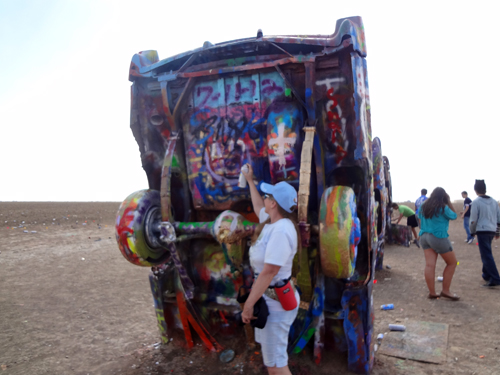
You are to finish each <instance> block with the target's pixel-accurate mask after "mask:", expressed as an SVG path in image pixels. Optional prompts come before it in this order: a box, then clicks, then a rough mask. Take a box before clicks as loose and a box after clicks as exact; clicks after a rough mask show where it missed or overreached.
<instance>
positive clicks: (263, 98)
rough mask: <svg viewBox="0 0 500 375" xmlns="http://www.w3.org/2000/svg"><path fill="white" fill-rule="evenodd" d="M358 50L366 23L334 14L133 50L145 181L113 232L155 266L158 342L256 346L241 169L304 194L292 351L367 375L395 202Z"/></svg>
mask: <svg viewBox="0 0 500 375" xmlns="http://www.w3.org/2000/svg"><path fill="white" fill-rule="evenodd" d="M365 57H366V43H365V34H364V28H363V23H362V20H361V18H360V17H350V18H344V19H340V20H338V21H337V23H336V28H335V32H334V34H332V35H329V36H318V35H315V36H264V35H263V33H262V32H261V31H260V30H259V32H258V33H257V36H256V37H253V38H247V39H240V40H234V41H229V42H225V43H220V44H215V45H213V44H211V43H209V42H205V43H204V45H203V47H202V48H199V49H196V50H193V51H189V52H186V53H182V54H179V55H176V56H173V57H170V58H167V59H164V60H159V58H158V54H157V53H156V51H143V52H139V53H138V54H136V55H134V57H133V58H132V63H131V66H130V73H129V79H130V81H131V82H132V83H133V84H132V88H131V91H132V93H131V94H132V104H131V125H130V126H131V129H132V132H133V135H134V137H135V139H136V141H137V143H138V145H139V150H140V154H141V160H142V166H143V168H144V170H145V172H146V174H147V178H148V184H149V187H148V189H145V190H141V191H137V192H134V193H132V194H131V195H130V196H129V197H127V198H126V199H125V201H124V202H123V203H122V205H121V206H120V209H119V212H118V214H117V219H116V238H117V242H118V245H119V249H120V251H121V253H122V254H123V256H124V257H125V258H126V259H127V260H128V261H130V262H131V263H133V264H135V265H138V266H144V267H151V269H152V271H151V273H150V277H149V279H150V283H151V290H152V294H153V298H154V302H155V309H156V316H157V320H158V327H159V329H160V333H161V337H162V340H163V342H164V343H167V342H169V341H170V339H171V338H172V337H174V336H175V337H180V338H181V339H180V340H174V342H175V343H181V344H179V345H184V346H185V347H192V346H193V343H194V341H195V340H201V341H200V342H203V344H204V345H205V346H206V347H207V348H208V349H210V350H214V351H218V350H221V349H223V348H228V347H234V343H235V342H245V343H246V345H247V347H253V345H254V342H253V334H252V331H251V329H249V327H242V326H240V325H239V324H238V321H237V318H236V317H237V315H238V313H239V312H240V311H241V306H240V304H239V303H238V302H237V299H236V298H237V293H238V290H239V289H240V287H242V286H245V287H250V286H251V283H252V280H253V271H252V269H251V267H250V265H249V260H248V249H249V238H250V236H251V235H252V234H253V231H254V228H255V227H256V223H257V222H258V218H257V217H256V216H255V214H254V213H253V211H252V203H251V200H250V193H249V190H248V188H241V187H239V185H238V176H239V175H240V171H241V168H242V166H243V165H245V164H246V163H249V164H251V165H252V167H253V170H254V175H255V178H256V180H257V181H259V182H260V181H264V182H267V183H271V184H276V183H278V182H280V181H287V182H288V183H290V184H291V185H292V186H294V187H295V188H296V190H297V191H298V200H299V202H298V219H299V228H300V232H301V238H302V248H303V250H302V251H301V252H300V254H297V255H296V258H295V260H294V270H293V277H294V279H295V283H296V285H298V289H299V290H300V294H301V303H300V309H299V314H298V316H297V319H296V321H295V322H294V324H293V325H292V328H291V331H290V337H289V352H290V353H298V352H301V351H302V350H303V349H304V348H306V347H307V348H310V349H311V350H312V353H313V354H312V356H313V357H314V358H313V359H314V361H315V362H316V363H318V364H320V363H321V358H322V356H324V355H325V352H326V353H328V352H335V353H337V352H343V353H347V358H348V365H349V369H350V370H351V371H354V372H358V373H368V372H369V371H370V369H371V367H372V365H373V344H374V342H373V320H374V313H373V299H372V286H373V280H374V272H375V264H376V262H379V264H380V266H381V264H382V256H383V241H382V242H381V241H379V238H378V237H379V236H381V238H382V239H383V234H384V231H385V226H386V215H387V211H386V209H385V206H386V204H387V202H388V200H389V195H388V189H387V188H385V189H384V187H385V186H386V185H385V179H384V176H385V175H384V173H386V172H387V171H386V170H385V169H384V163H383V158H382V154H381V149H380V142H379V141H378V139H377V141H376V142H375V143H374V142H373V141H372V135H371V133H372V132H371V124H370V96H369V92H368V77H367V67H366V60H365ZM374 146H376V147H375V151H373V150H372V147H374ZM374 158H376V163H375V164H374ZM377 168H378V169H377ZM374 176H375V180H376V181H374ZM380 176H382V177H380ZM380 178H382V181H380ZM382 207H383V209H382ZM377 213H378V215H377ZM379 218H380V220H379ZM381 246H382V248H381ZM190 327H191V328H192V330H191V329H190ZM193 334H195V336H193Z"/></svg>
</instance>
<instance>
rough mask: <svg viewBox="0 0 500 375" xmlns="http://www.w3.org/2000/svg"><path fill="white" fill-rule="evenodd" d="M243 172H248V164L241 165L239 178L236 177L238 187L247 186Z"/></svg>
mask: <svg viewBox="0 0 500 375" xmlns="http://www.w3.org/2000/svg"><path fill="white" fill-rule="evenodd" d="M243 172H245V173H247V172H248V166H247V165H246V164H245V165H244V166H243V167H241V172H240V178H239V179H238V186H239V187H240V188H246V187H247V180H246V178H245V176H244V175H243Z"/></svg>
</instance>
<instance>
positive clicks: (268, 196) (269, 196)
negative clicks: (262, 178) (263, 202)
mask: <svg viewBox="0 0 500 375" xmlns="http://www.w3.org/2000/svg"><path fill="white" fill-rule="evenodd" d="M272 197H273V196H272V195H269V194H264V199H267V198H272Z"/></svg>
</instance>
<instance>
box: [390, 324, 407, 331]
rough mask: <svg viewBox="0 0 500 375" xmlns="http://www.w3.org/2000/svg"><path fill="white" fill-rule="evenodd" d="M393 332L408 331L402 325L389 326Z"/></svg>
mask: <svg viewBox="0 0 500 375" xmlns="http://www.w3.org/2000/svg"><path fill="white" fill-rule="evenodd" d="M389 329H390V330H391V331H406V327H405V326H404V325H402V324H389Z"/></svg>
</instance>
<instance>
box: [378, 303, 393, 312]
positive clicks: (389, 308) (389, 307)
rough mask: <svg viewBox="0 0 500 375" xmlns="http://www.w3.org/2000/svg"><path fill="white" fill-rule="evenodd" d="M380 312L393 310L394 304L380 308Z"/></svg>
mask: <svg viewBox="0 0 500 375" xmlns="http://www.w3.org/2000/svg"><path fill="white" fill-rule="evenodd" d="M380 310H394V304H392V303H389V304H388V305H382V306H380Z"/></svg>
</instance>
